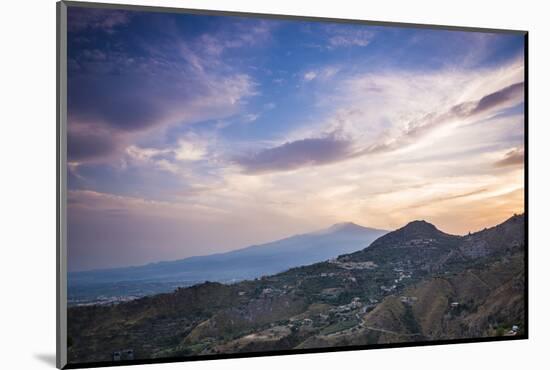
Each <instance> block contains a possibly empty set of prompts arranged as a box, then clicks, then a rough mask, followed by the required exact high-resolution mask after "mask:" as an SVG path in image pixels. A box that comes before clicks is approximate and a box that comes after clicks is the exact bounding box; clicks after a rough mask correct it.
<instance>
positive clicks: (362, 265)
mask: <svg viewBox="0 0 550 370" xmlns="http://www.w3.org/2000/svg"><path fill="white" fill-rule="evenodd" d="M328 262H329V263H332V264H335V265H336V266H338V267H340V268H343V269H345V270H366V269H368V270H370V269H374V268H376V267H378V265H377V264H376V263H374V262H372V261H364V262H348V261H340V260H338V259H336V258H333V259H331V260H329V261H328Z"/></svg>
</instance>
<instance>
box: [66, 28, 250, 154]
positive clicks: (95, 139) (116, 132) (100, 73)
mask: <svg viewBox="0 0 550 370" xmlns="http://www.w3.org/2000/svg"><path fill="white" fill-rule="evenodd" d="M258 32H259V31H258ZM166 40H167V41H166V42H165V43H164V44H162V43H154V44H151V43H147V45H145V46H144V47H143V48H133V49H132V50H131V51H130V50H125V49H117V48H116V47H113V48H105V49H102V51H101V52H99V51H97V50H95V49H83V50H81V49H78V48H76V49H71V50H72V51H71V53H70V55H69V59H70V60H72V64H71V65H73V67H72V69H71V70H70V71H69V79H68V90H69V94H68V123H69V124H68V127H69V133H70V135H69V149H70V150H69V160H79V161H98V160H105V159H108V158H112V157H113V156H116V155H123V154H124V150H123V149H124V148H126V147H127V146H128V145H131V144H132V143H134V142H136V141H138V140H139V138H142V137H145V136H147V135H148V134H150V133H151V132H153V130H155V132H156V133H157V134H161V133H162V132H163V129H164V128H166V127H168V126H170V125H181V124H190V123H195V122H200V121H204V120H210V119H221V118H225V117H229V116H231V115H233V114H236V113H238V112H239V111H240V110H241V106H242V105H243V104H244V102H245V100H246V99H247V98H248V97H251V96H253V95H255V94H256V83H255V82H254V81H253V79H252V78H251V77H250V76H249V75H247V74H245V73H240V72H239V71H237V70H236V68H235V67H234V66H229V65H226V64H225V63H224V61H223V59H222V58H219V57H217V56H213V55H209V54H208V52H206V51H204V50H203V49H202V48H201V47H200V45H199V44H197V45H199V46H196V45H195V44H196V40H193V39H189V40H187V39H186V42H182V41H181V39H180V38H166ZM115 44H116V43H115ZM122 45H126V44H124V43H122ZM91 102H93V104H91ZM95 131H100V132H101V133H100V134H98V133H96V132H95ZM71 140H74V142H71ZM86 140H89V142H84V141H86ZM103 140H105V142H102V141H103ZM73 155H74V157H73Z"/></svg>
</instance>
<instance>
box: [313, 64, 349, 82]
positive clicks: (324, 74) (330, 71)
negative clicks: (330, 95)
mask: <svg viewBox="0 0 550 370" xmlns="http://www.w3.org/2000/svg"><path fill="white" fill-rule="evenodd" d="M339 70H340V69H339V68H336V67H325V68H321V69H318V70H312V71H307V72H306V73H304V80H305V81H307V82H309V81H313V80H315V79H320V80H328V79H329V78H331V77H333V76H334V75H335V74H336V73H338V72H339Z"/></svg>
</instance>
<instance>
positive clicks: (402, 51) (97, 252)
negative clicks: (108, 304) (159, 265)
mask: <svg viewBox="0 0 550 370" xmlns="http://www.w3.org/2000/svg"><path fill="white" fill-rule="evenodd" d="M523 47H524V45H523V36H522V35H519V34H505V33H498V34H497V33H480V32H463V31H445V30H433V29H416V28H404V27H382V26H370V25H358V24H342V23H330V22H310V21H297V20H274V19H260V18H247V17H235V16H232V17H230V16H205V15H186V14H165V13H154V12H142V11H121V10H100V9H90V8H77V7H69V10H68V87H67V88H68V94H67V100H68V112H67V113H68V144H67V156H68V262H69V263H68V265H69V270H70V271H79V270H88V269H96V268H109V267H118V266H130V265H140V264H145V263H150V262H155V261H163V260H174V259H179V258H185V257H189V256H195V255H206V254H211V253H217V252H224V251H229V250H233V249H237V248H241V247H245V246H248V245H252V244H259V243H263V242H268V241H272V240H275V239H280V238H282V237H286V236H289V235H293V234H297V233H304V232H309V231H313V230H318V229H322V228H325V227H328V226H330V225H331V224H334V223H339V222H355V223H357V224H360V225H363V226H369V227H375V228H382V229H387V230H392V229H396V228H399V227H401V226H403V225H405V224H406V223H408V222H410V221H412V220H419V219H420V220H426V221H429V222H431V223H433V224H434V225H436V226H437V227H438V228H439V229H441V230H443V231H445V232H448V233H452V234H465V233H468V232H470V231H472V232H474V231H477V230H480V229H483V228H485V227H489V226H493V225H496V224H498V223H500V222H502V221H504V220H505V219H507V218H508V217H510V216H512V214H514V213H522V212H523V210H524V199H523V191H524V190H523V189H524V183H523V176H524V147H523V143H524V128H523V127H524V60H523Z"/></svg>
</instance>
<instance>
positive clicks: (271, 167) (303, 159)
mask: <svg viewBox="0 0 550 370" xmlns="http://www.w3.org/2000/svg"><path fill="white" fill-rule="evenodd" d="M350 151H351V143H350V142H349V141H346V140H342V139H336V138H334V137H325V138H311V139H302V140H297V141H293V142H287V143H284V144H282V145H280V146H276V147H272V148H269V149H264V150H261V151H259V152H257V153H255V154H253V155H250V156H246V157H240V158H237V159H236V160H235V161H236V163H237V164H239V165H240V166H241V167H242V168H243V169H244V171H245V172H247V173H266V172H272V171H289V170H293V169H297V168H300V167H304V166H315V165H322V164H328V163H333V162H337V161H340V160H342V159H344V158H346V157H347V156H349V153H350Z"/></svg>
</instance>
